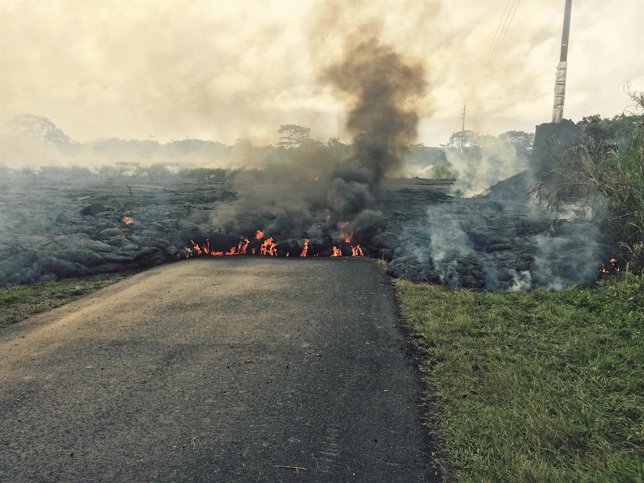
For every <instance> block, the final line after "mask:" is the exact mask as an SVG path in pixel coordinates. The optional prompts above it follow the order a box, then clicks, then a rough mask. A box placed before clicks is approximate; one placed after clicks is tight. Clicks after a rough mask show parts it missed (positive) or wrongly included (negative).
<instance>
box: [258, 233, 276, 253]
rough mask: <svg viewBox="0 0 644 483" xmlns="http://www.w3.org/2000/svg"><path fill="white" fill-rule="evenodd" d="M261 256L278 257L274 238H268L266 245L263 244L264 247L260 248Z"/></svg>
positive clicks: (265, 241)
mask: <svg viewBox="0 0 644 483" xmlns="http://www.w3.org/2000/svg"><path fill="white" fill-rule="evenodd" d="M259 250H260V254H262V255H265V256H269V257H276V256H277V243H275V242H274V241H273V238H272V237H271V238H267V239H266V240H264V243H262V246H261V247H260V249H259Z"/></svg>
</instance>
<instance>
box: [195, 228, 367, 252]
mask: <svg viewBox="0 0 644 483" xmlns="http://www.w3.org/2000/svg"><path fill="white" fill-rule="evenodd" d="M351 236H352V234H351V233H350V232H348V231H343V232H342V233H341V238H342V241H341V242H339V243H338V244H333V245H331V246H328V245H315V244H313V243H311V242H310V240H309V239H305V240H304V243H303V244H301V245H300V243H299V242H291V243H278V242H276V241H275V239H274V238H273V237H271V236H267V235H265V234H264V232H263V231H262V230H257V232H256V233H255V237H254V239H253V240H250V239H249V238H246V237H241V239H240V240H239V242H237V244H236V245H232V246H230V247H228V248H226V249H213V248H212V247H211V245H210V240H208V239H206V240H205V241H204V242H202V243H197V242H196V241H194V240H190V243H191V245H190V246H187V247H185V248H184V250H183V253H184V256H185V257H186V258H191V257H200V256H211V257H232V256H241V255H249V256H253V255H255V256H264V257H290V256H294V257H305V258H306V257H314V256H315V257H320V256H330V257H342V256H352V257H363V256H365V253H364V250H363V249H362V247H361V246H360V245H359V244H355V245H353V244H351Z"/></svg>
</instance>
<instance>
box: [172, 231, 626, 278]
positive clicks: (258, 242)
mask: <svg viewBox="0 0 644 483" xmlns="http://www.w3.org/2000/svg"><path fill="white" fill-rule="evenodd" d="M344 226H348V223H347V224H345V225H344ZM343 235H346V237H343V241H344V242H345V243H346V245H347V246H346V247H344V248H345V253H348V249H349V248H350V249H351V256H352V257H363V256H365V253H364V250H363V249H362V247H361V246H360V245H351V244H350V243H348V241H347V240H351V233H349V232H345V233H343ZM252 244H253V245H254V246H251V241H250V240H249V239H248V238H246V237H241V238H240V240H239V241H238V242H237V244H236V245H232V246H229V247H228V248H226V249H224V250H215V249H213V248H211V246H210V240H208V239H205V240H204V241H203V242H202V243H201V244H199V243H197V242H196V241H194V240H190V245H189V246H186V247H185V248H184V249H183V254H184V256H185V258H191V257H195V256H196V257H198V256H202V255H209V256H211V257H232V256H240V255H261V256H267V257H277V256H283V257H290V256H298V255H296V254H295V252H293V253H291V251H290V250H285V251H284V253H282V254H281V255H280V254H278V251H277V242H276V241H275V240H274V239H273V237H268V238H266V234H265V233H264V232H263V231H262V230H257V232H256V233H255V240H253V242H252ZM341 247H342V242H340V244H339V245H333V246H332V253H331V256H332V257H342V256H344V255H343V253H342V248H341ZM312 249H313V248H312V247H311V244H310V241H309V239H308V238H307V239H305V240H304V244H303V246H302V251H301V252H300V254H299V257H305V258H306V257H309V256H312V257H317V256H319V255H320V253H319V252H316V253H311V251H312ZM611 264H612V265H613V270H619V269H618V268H617V266H616V262H613V261H611ZM602 267H603V266H602ZM609 268H610V267H609Z"/></svg>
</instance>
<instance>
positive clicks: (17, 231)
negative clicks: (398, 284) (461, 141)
mask: <svg viewBox="0 0 644 483" xmlns="http://www.w3.org/2000/svg"><path fill="white" fill-rule="evenodd" d="M237 176H239V172H232V171H224V170H212V171H209V170H201V171H181V172H178V173H176V174H173V173H171V172H169V171H168V170H165V169H147V170H146V169H143V168H138V171H136V172H134V173H133V172H132V171H131V170H129V169H128V170H125V169H122V170H120V171H119V170H116V169H110V170H107V169H106V170H98V171H93V172H92V171H89V170H85V169H73V168H50V169H43V170H40V171H29V170H22V171H10V170H5V172H4V173H3V176H2V180H1V181H0V188H1V189H0V196H1V197H2V198H1V199H0V204H1V205H2V206H3V207H4V209H3V211H2V213H0V218H1V221H2V223H1V226H2V228H0V285H3V286H7V285H15V284H21V283H31V282H36V281H43V280H54V279H57V278H64V277H73V276H82V275H89V274H96V273H106V272H115V271H121V270H124V269H132V268H141V267H148V266H153V265H158V264H161V263H167V262H172V261H176V260H178V259H182V258H185V257H187V256H195V255H197V253H196V252H195V251H194V249H193V248H192V247H193V244H192V242H191V241H195V242H196V243H198V244H203V243H204V241H205V240H209V241H210V244H211V246H212V247H216V248H217V249H219V250H225V249H226V248H227V247H228V248H229V247H232V246H235V245H237V244H238V242H239V241H240V238H241V237H247V238H250V239H251V240H252V241H254V240H253V238H254V233H255V231H254V230H255V229H261V230H264V231H265V232H266V233H265V238H268V237H273V238H274V241H275V245H276V252H275V254H276V255H278V256H286V255H287V254H288V255H289V256H298V255H301V254H302V250H303V246H304V243H305V240H307V239H308V240H310V242H309V244H310V249H309V251H308V256H316V255H317V256H330V255H332V253H333V247H334V246H335V247H338V248H340V250H341V252H342V255H343V256H350V255H351V249H350V247H351V244H353V245H356V244H360V245H361V248H362V249H363V252H364V254H365V255H366V256H371V257H374V258H382V259H385V260H386V261H388V262H389V274H390V275H393V276H395V277H400V278H406V279H410V280H417V281H430V282H442V283H446V284H451V285H460V286H465V287H472V288H479V289H496V288H501V289H507V288H512V287H513V288H531V287H533V286H550V287H552V288H556V286H557V284H560V285H564V284H566V282H571V281H577V280H579V279H588V278H592V277H593V276H594V275H595V274H596V271H597V268H598V264H599V262H600V261H601V247H600V246H599V245H598V244H597V243H589V241H588V238H587V231H585V229H580V228H583V227H580V226H579V223H578V222H574V223H573V222H565V221H563V222H558V223H557V224H554V225H553V224H552V220H551V218H550V217H548V216H547V215H546V214H544V213H541V212H539V211H537V210H535V209H533V208H531V207H530V206H529V205H528V204H526V203H524V202H521V201H520V200H516V199H514V200H510V199H494V200H492V199H463V198H455V197H453V196H450V195H449V190H450V186H451V183H450V182H449V181H446V180H427V179H419V178H410V179H390V180H386V181H385V182H384V183H383V184H382V186H381V187H380V188H379V190H378V191H377V192H376V197H377V198H376V201H375V203H374V204H373V208H374V212H379V213H380V215H379V216H378V219H377V220H376V222H374V223H371V224H366V225H365V226H364V228H362V229H355V228H354V229H353V230H352V233H351V236H352V238H353V239H352V241H351V244H349V243H347V242H345V241H344V240H343V239H342V238H341V235H339V234H338V233H337V232H331V231H329V232H326V233H324V230H322V231H318V232H317V233H304V234H303V236H296V237H288V236H284V235H283V233H280V230H279V228H276V229H275V230H274V231H273V230H271V227H270V226H267V224H263V225H256V226H254V230H253V231H250V230H249V229H246V230H245V231H237V232H235V231H232V232H231V231H229V230H221V229H218V227H217V226H215V225H213V219H216V218H217V213H218V212H220V211H221V210H222V208H223V207H225V206H229V205H231V204H233V205H235V204H236V203H238V200H239V195H238V192H237V189H236V181H235V179H236V177H237ZM310 184H311V186H310V190H314V189H315V181H314V180H311V181H310ZM306 189H309V188H302V187H300V190H306ZM285 196H287V194H285ZM316 210H317V208H316V206H315V205H313V206H312V207H311V213H308V216H312V217H314V218H315V217H319V218H320V219H322V220H323V218H324V216H325V211H324V206H320V207H319V210H318V211H316ZM126 216H127V217H129V219H126V221H128V222H129V221H133V223H131V224H125V223H124V217H126ZM321 225H324V223H323V222H322V223H321ZM275 226H278V225H275ZM258 253H259V252H258Z"/></svg>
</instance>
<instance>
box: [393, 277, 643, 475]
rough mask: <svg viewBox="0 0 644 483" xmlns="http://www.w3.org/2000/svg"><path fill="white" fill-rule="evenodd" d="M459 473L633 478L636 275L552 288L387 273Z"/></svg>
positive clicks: (639, 463) (639, 293)
mask: <svg viewBox="0 0 644 483" xmlns="http://www.w3.org/2000/svg"><path fill="white" fill-rule="evenodd" d="M396 288H397V293H398V297H399V300H400V304H401V307H402V311H403V314H404V316H405V317H406V319H407V320H408V321H409V322H410V325H411V327H412V330H413V331H414V332H415V333H416V334H415V335H416V336H417V337H418V338H419V339H420V342H421V345H422V346H424V347H426V348H428V353H427V357H426V358H425V359H424V362H422V364H421V370H422V374H423V378H424V379H425V381H426V382H427V392H426V397H427V398H428V400H429V406H430V414H431V413H432V412H434V413H435V414H434V416H433V417H430V428H431V429H432V431H433V432H434V433H435V434H434V436H435V437H436V438H438V441H439V444H440V446H441V447H442V449H441V451H439V456H438V460H439V463H440V464H441V465H442V466H444V467H445V468H446V469H447V476H448V480H451V481H459V482H461V481H462V482H467V481H472V482H485V481H488V482H502V481H507V482H551V481H552V482H558V481H561V482H611V481H612V482H620V483H625V482H636V481H639V482H641V481H644V450H643V443H644V441H643V440H644V426H643V424H644V370H643V364H644V344H643V340H642V330H644V315H643V310H644V277H642V276H639V277H638V276H635V275H632V274H625V275H623V276H621V277H619V278H614V279H612V280H606V281H604V282H602V283H600V284H599V285H598V286H596V287H592V288H588V287H584V288H582V287H573V288H570V289H567V290H564V291H562V292H546V291H541V290H536V291H532V292H524V293H508V292H504V293H501V292H484V293H476V292H471V291H468V290H464V289H454V288H446V287H439V286H432V285H418V284H412V283H409V282H405V281H397V282H396Z"/></svg>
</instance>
